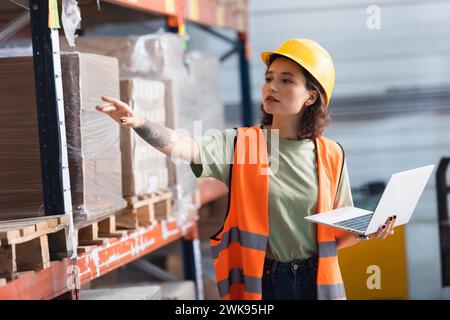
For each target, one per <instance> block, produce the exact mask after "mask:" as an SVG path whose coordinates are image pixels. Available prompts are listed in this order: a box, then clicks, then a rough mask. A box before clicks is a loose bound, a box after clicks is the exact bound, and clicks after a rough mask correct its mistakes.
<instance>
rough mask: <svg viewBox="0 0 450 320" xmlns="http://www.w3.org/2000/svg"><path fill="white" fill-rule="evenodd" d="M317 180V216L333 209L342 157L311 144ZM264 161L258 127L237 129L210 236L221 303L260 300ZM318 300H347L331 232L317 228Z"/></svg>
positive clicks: (332, 148) (323, 144)
mask: <svg viewBox="0 0 450 320" xmlns="http://www.w3.org/2000/svg"><path fill="white" fill-rule="evenodd" d="M315 144H316V159H317V175H318V181H319V198H318V212H325V211H329V210H332V209H333V203H334V197H335V195H336V192H337V188H338V185H339V180H340V175H341V172H342V165H343V161H344V156H343V152H342V149H341V148H340V146H339V145H338V144H337V143H335V142H333V141H331V140H329V139H326V138H324V137H319V138H317V139H315ZM267 168H268V157H267V144H266V142H265V137H264V133H263V131H262V130H261V128H260V127H259V126H254V127H248V128H239V129H238V131H237V140H235V149H234V157H233V165H232V168H231V170H230V184H229V186H230V188H229V189H230V191H229V192H230V194H229V204H228V212H227V216H226V218H225V222H224V225H223V227H222V229H221V230H220V231H219V232H218V233H217V234H216V235H215V236H213V237H211V240H210V244H211V252H212V256H213V259H214V265H215V268H216V281H217V286H218V289H219V294H220V297H221V298H222V299H254V300H259V299H261V298H262V285H261V280H262V275H263V266H264V258H265V254H266V248H267V243H268V237H269V215H268V207H269V206H268V197H269V193H268V191H269V190H268V184H269V177H268V175H267V174H264V173H263V172H265V173H267ZM317 242H318V254H319V261H318V270H317V290H318V291H317V294H318V298H319V299H345V288H344V284H343V282H342V277H341V273H340V270H339V264H338V260H337V246H336V239H335V236H334V233H333V229H331V228H328V227H326V226H323V225H317Z"/></svg>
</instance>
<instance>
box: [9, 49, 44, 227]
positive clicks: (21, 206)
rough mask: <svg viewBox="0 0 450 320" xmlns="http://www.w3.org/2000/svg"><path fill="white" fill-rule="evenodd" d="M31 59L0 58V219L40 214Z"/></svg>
mask: <svg viewBox="0 0 450 320" xmlns="http://www.w3.org/2000/svg"><path fill="white" fill-rule="evenodd" d="M32 62H33V61H32V57H17V58H1V59H0V101H2V107H1V108H0V116H1V118H2V120H3V124H2V125H1V126H0V220H10V219H21V218H31V217H38V216H42V215H43V214H44V212H43V210H41V206H42V204H43V195H42V178H41V165H40V161H39V157H40V147H39V135H38V133H39V132H38V126H37V112H36V95H35V89H34V69H33V63H32Z"/></svg>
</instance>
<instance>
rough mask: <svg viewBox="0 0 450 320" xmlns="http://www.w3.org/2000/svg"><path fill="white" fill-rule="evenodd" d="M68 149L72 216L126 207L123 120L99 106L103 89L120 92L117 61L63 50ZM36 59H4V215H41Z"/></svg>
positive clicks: (0, 178)
mask: <svg viewBox="0 0 450 320" xmlns="http://www.w3.org/2000/svg"><path fill="white" fill-rule="evenodd" d="M61 67H62V80H63V91H64V102H65V103H64V104H65V120H66V135H67V148H68V156H69V172H70V183H71V194H72V205H73V210H74V214H75V215H76V216H77V215H78V217H88V218H95V217H97V216H99V215H103V214H109V213H111V212H114V211H115V210H118V209H119V208H122V207H124V206H125V204H126V203H125V201H124V200H123V198H122V183H121V159H120V157H121V155H120V148H119V126H117V124H115V123H114V122H112V121H111V119H108V117H106V116H105V115H103V114H101V113H100V112H98V111H97V110H95V105H96V104H98V100H99V96H100V95H112V96H119V79H118V64H117V60H116V59H113V58H109V57H103V56H98V55H84V54H68V55H66V54H62V55H61ZM33 72H34V71H33V59H32V57H31V56H27V57H13V58H2V59H0V98H1V99H2V101H3V102H4V103H5V105H4V106H7V107H4V108H1V111H0V112H1V114H2V116H3V119H5V124H4V125H3V126H1V129H0V133H1V134H0V149H1V153H0V168H2V170H0V219H14V218H26V217H34V216H39V215H42V214H43V212H42V210H41V209H40V208H41V206H42V202H43V198H42V182H41V170H40V148H39V140H38V124H37V117H36V101H35V99H36V96H35V89H34V77H33Z"/></svg>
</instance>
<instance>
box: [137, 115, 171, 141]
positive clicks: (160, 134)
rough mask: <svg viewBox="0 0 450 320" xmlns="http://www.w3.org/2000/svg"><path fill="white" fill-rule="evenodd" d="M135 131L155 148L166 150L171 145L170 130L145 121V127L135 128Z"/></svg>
mask: <svg viewBox="0 0 450 320" xmlns="http://www.w3.org/2000/svg"><path fill="white" fill-rule="evenodd" d="M134 131H136V133H137V134H138V135H140V136H141V137H142V139H144V140H145V141H147V142H148V143H149V144H151V145H152V146H154V147H157V148H165V147H167V146H168V145H169V143H170V135H171V132H170V130H169V129H167V128H166V127H164V126H160V125H159V124H156V123H153V122H150V121H148V120H145V123H144V125H143V126H142V127H140V128H135V129H134Z"/></svg>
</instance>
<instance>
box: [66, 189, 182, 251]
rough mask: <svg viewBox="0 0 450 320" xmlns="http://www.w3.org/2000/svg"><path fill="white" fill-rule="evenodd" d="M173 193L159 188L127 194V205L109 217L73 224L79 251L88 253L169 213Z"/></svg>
mask: <svg viewBox="0 0 450 320" xmlns="http://www.w3.org/2000/svg"><path fill="white" fill-rule="evenodd" d="M172 199H173V196H172V193H171V192H170V191H168V190H165V189H164V190H159V191H157V192H154V193H151V194H145V195H140V196H134V197H126V198H125V200H127V207H126V208H123V209H121V210H118V211H117V212H115V213H114V214H112V215H110V216H108V217H102V218H99V219H97V220H91V221H88V222H86V221H84V222H79V223H76V224H75V235H76V239H77V243H78V247H77V252H78V254H82V253H88V252H90V251H92V250H93V249H94V248H95V246H98V245H102V244H105V243H107V242H108V241H110V240H111V239H112V238H120V237H124V236H126V235H127V234H128V233H129V232H133V231H134V230H136V229H138V228H139V227H146V226H149V225H152V224H153V223H155V222H156V221H157V220H158V219H167V218H169V217H171V215H172Z"/></svg>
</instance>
